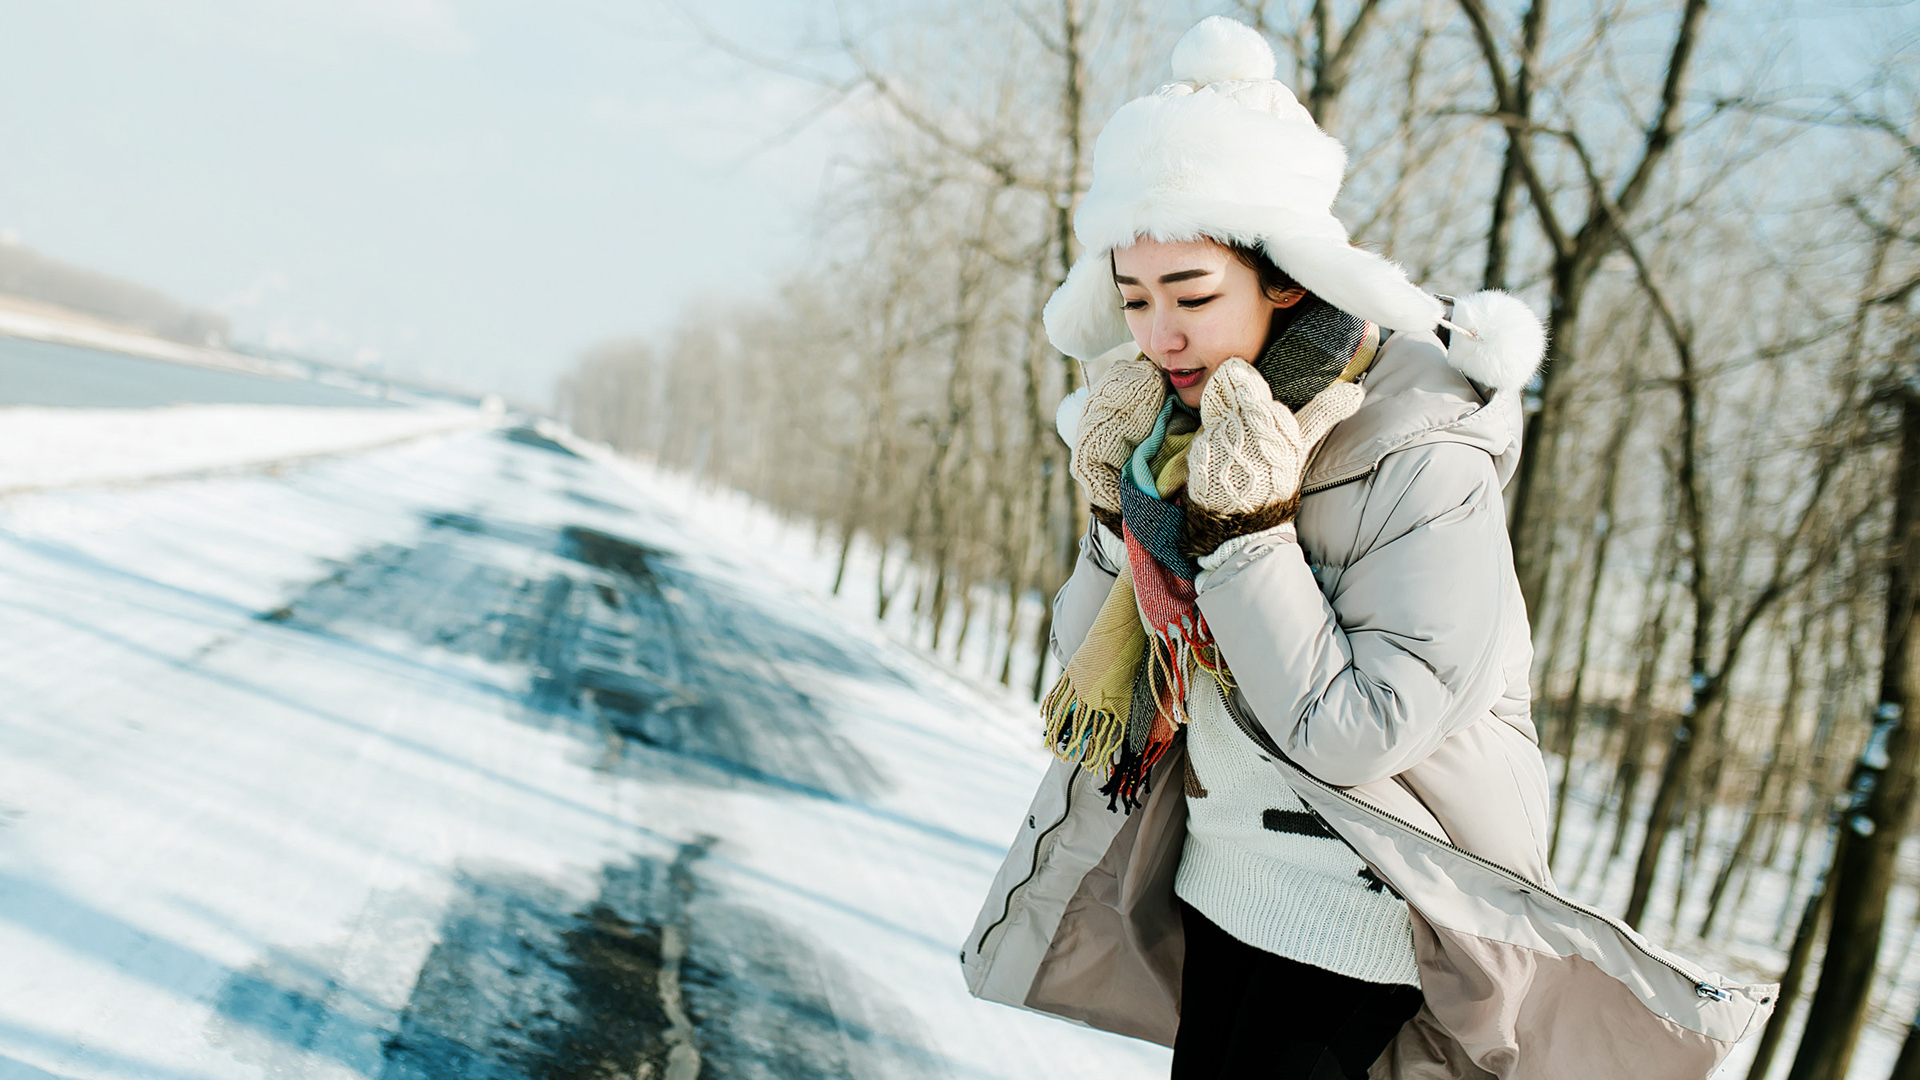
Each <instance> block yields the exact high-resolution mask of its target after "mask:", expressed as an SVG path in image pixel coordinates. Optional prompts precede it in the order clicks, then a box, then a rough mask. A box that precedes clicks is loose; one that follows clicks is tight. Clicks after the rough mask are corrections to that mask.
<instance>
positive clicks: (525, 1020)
mask: <svg viewBox="0 0 1920 1080" xmlns="http://www.w3.org/2000/svg"><path fill="white" fill-rule="evenodd" d="M498 437H500V438H502V439H505V440H508V441H511V442H517V443H519V444H520V445H521V447H522V448H524V449H523V451H522V452H523V453H524V452H528V451H531V452H533V453H535V454H541V453H545V454H556V455H560V456H563V457H571V456H572V455H571V454H570V452H569V451H567V450H566V449H565V448H564V447H561V446H559V445H557V444H554V443H552V442H549V441H548V440H546V439H544V438H542V437H541V436H539V435H538V434H536V433H534V432H532V431H530V430H528V429H524V428H521V429H509V430H507V431H505V432H503V433H501V434H500V436H498ZM581 464H582V465H585V464H586V463H584V462H582V463H581ZM568 497H569V498H571V499H574V500H577V501H579V502H581V503H582V504H583V505H587V506H594V507H595V508H596V509H601V510H605V509H618V508H615V507H611V506H610V505H609V504H601V503H599V500H597V499H595V498H594V497H593V496H591V495H587V494H585V493H581V492H569V493H568ZM595 504H598V505H597V506H596V505H595ZM425 525H426V526H427V527H426V529H425V530H424V531H423V532H422V533H421V534H420V536H419V537H418V539H417V540H416V541H414V542H411V543H407V544H383V545H380V546H377V547H373V548H369V549H366V550H364V551H362V552H361V553H360V555H359V556H358V557H357V558H356V559H354V560H352V561H351V562H349V563H347V564H345V565H343V566H341V567H340V568H339V569H338V570H337V571H336V572H335V573H333V574H332V575H330V576H328V577H326V578H324V579H322V580H319V581H316V582H314V583H312V584H311V585H309V586H308V587H307V588H305V589H304V590H302V591H300V592H299V593H297V594H296V595H294V596H293V597H292V598H291V599H290V600H289V601H288V602H287V603H286V604H285V605H284V606H282V607H279V608H277V609H274V610H272V611H267V612H262V613H261V614H260V615H259V616H258V618H259V619H261V620H262V621H266V622H271V623H276V624H279V625H281V626H284V627H286V628H288V629H293V630H304V631H308V632H311V633H314V634H319V635H328V636H345V637H369V638H378V639H381V640H390V635H393V634H399V635H402V636H404V637H405V638H408V639H411V640H413V641H414V642H416V643H418V644H419V645H422V646H427V647H431V648H433V649H436V650H444V651H446V652H448V653H452V654H456V655H464V656H469V657H472V658H474V659H476V660H479V661H484V662H487V663H489V664H507V665H516V666H520V665H524V666H525V668H526V669H527V670H528V671H529V672H530V673H531V675H530V677H529V678H528V680H527V682H526V684H525V687H524V691H523V692H522V694H521V701H520V710H519V714H518V715H519V719H520V720H521V722H524V723H527V724H532V725H536V726H538V727H541V728H542V729H545V730H558V731H563V732H567V733H570V734H571V735H572V736H573V737H575V738H577V739H578V740H579V741H580V744H581V746H582V748H583V750H585V751H586V752H588V753H590V754H591V755H593V756H594V757H595V758H597V760H598V764H597V765H596V768H598V769H600V770H603V771H609V772H614V773H618V774H622V775H628V776H636V777H643V778H644V777H658V778H660V779H662V780H670V781H671V782H673V783H676V784H687V783H693V784H703V783H704V784H709V785H712V786H714V787H717V788H727V789H740V788H742V787H749V788H759V789H765V790H771V791H776V792H780V793H783V794H799V795H803V796H806V797H811V798H820V799H827V800H858V799H861V798H863V797H866V796H869V795H872V794H873V793H875V792H876V791H877V790H878V789H879V788H880V787H881V786H882V785H883V784H884V783H885V780H884V778H883V777H882V776H881V775H880V774H879V773H878V771H877V770H876V769H875V768H874V767H873V766H872V765H871V764H870V763H869V762H868V760H867V759H866V757H865V756H864V755H863V754H862V753H861V752H860V751H859V749H858V748H857V747H855V746H854V745H852V744H851V743H850V742H849V741H848V740H847V739H845V738H843V737H842V736H841V735H840V733H839V732H838V731H837V730H836V724H835V722H834V718H833V715H832V713H831V711H830V710H829V709H827V708H825V707H823V706H821V705H820V704H817V703H816V702H814V701H813V700H812V699H811V698H810V697H809V695H808V694H806V693H805V692H804V691H802V690H800V689H798V688H796V687H795V686H794V685H792V683H791V682H790V681H789V679H788V678H786V677H785V676H784V675H783V674H782V671H783V669H785V668H786V667H787V666H788V665H800V666H807V665H811V666H817V667H825V668H829V669H832V670H837V671H846V672H853V673H859V674H864V675H867V676H869V677H873V678H880V679H886V678H897V676H896V675H894V674H893V673H892V672H890V671H888V670H887V669H885V668H882V667H880V666H879V665H878V664H877V663H876V662H875V660H874V659H873V658H872V657H871V656H869V655H867V654H865V653H863V652H861V651H859V650H856V649H849V648H848V647H847V646H845V645H843V644H841V643H839V642H836V641H835V640H833V639H832V637H831V636H830V635H829V634H828V633H826V632H825V631H824V630H823V629H821V628H815V627H808V626H804V625H800V624H796V623H794V622H792V621H790V620H788V619H785V618H781V617H778V616H774V615H771V614H770V613H769V612H767V611H765V610H763V609H761V608H759V607H758V606H757V605H756V602H755V600H754V598H753V597H752V596H751V595H747V594H742V593H738V592H735V591H732V590H730V589H728V587H727V586H726V585H725V584H724V583H721V582H716V581H713V580H709V579H705V578H701V577H699V576H696V575H694V574H692V573H690V572H688V571H687V570H685V569H684V568H683V567H681V566H680V565H679V563H678V561H677V560H676V559H675V558H674V557H673V556H671V555H669V554H666V553H663V552H659V551H655V550H652V549H650V548H648V547H645V546H643V545H641V544H639V543H636V542H634V541H632V540H630V539H626V538H623V537H620V536H617V535H614V534H612V533H609V532H604V531H600V530H598V529H593V528H588V527H586V526H581V525H562V526H559V527H555V528H549V527H543V526H533V525H529V524H526V523H524V522H516V521H504V520H490V519H488V518H486V517H483V516H480V515H477V514H473V513H466V512H453V511H439V512H434V513H431V514H429V515H428V516H427V518H426V519H425ZM515 549H532V551H533V552H537V553H542V554H551V555H557V556H559V557H560V558H559V559H558V560H556V561H555V562H554V563H551V564H550V565H554V566H556V567H557V569H555V570H554V571H553V572H551V573H549V574H548V575H546V576H544V577H528V576H525V575H523V574H522V573H520V572H518V571H516V570H513V569H509V568H510V567H519V566H525V565H527V563H528V561H529V560H528V558H527V557H526V553H520V552H516V551H515ZM714 842H715V841H714V839H713V838H711V837H708V838H698V839H695V840H694V841H692V842H688V843H683V844H682V845H680V848H679V850H678V852H677V853H676V854H675V855H674V856H673V857H672V858H670V859H665V858H650V857H644V856H634V857H631V858H628V859H626V860H623V861H616V862H614V863H611V864H609V865H607V866H605V867H603V868H602V869H601V871H600V876H599V881H598V891H597V895H595V896H594V897H593V899H592V900H590V901H589V902H587V903H585V904H581V903H580V902H579V901H578V900H575V899H569V898H568V897H567V896H566V895H565V894H563V893H562V892H560V891H559V890H557V889H555V888H553V887H552V886H551V885H549V884H547V883H544V882H542V881H540V880H538V879H536V878H530V877H526V876H524V875H513V874H501V873H499V872H497V871H476V872H474V873H470V874H465V875H462V877H461V878H460V880H459V881H458V883H457V884H458V894H457V898H456V900H455V901H454V903H453V904H452V905H450V906H449V908H448V909H447V910H446V911H445V912H444V913H443V914H442V916H441V921H440V926H439V929H438V932H437V934H436V941H437V944H436V945H435V946H434V947H433V949H432V951H431V952H430V954H429V955H428V957H427V959H426V962H425V963H424V964H423V965H422V968H421V970H420V973H419V975H418V977H417V979H416V981H415V984H414V987H413V990H412V994H411V997H410V1000H409V1002H408V1005H407V1007H406V1009H405V1010H404V1012H403V1013H402V1015H401V1017H400V1023H399V1027H398V1030H397V1031H392V1032H385V1031H382V1032H362V1033H359V1034H358V1035H357V1036H356V1035H353V1034H352V1033H350V1032H343V1031H342V1030H341V1021H340V1018H339V1017H338V1016H336V1015H335V1014H334V1012H333V1010H332V1009H331V1008H330V1007H329V1006H328V1005H327V999H328V997H329V996H330V995H329V988H328V987H327V986H326V985H324V984H323V983H316V982H315V981H314V979H313V976H312V975H311V974H307V975H303V974H302V973H301V972H300V970H299V969H298V968H297V967H296V966H293V965H287V966H285V967H282V968H271V967H270V968H269V969H263V970H260V971H254V972H247V973H243V974H239V975H236V976H235V977H234V978H233V979H232V980H230V981H229V983H228V985H227V986H226V988H225V989H224V990H223V991H222V993H221V996H220V1000H219V1001H218V1003H217V1010H218V1011H219V1012H220V1013H221V1014H222V1015H223V1016H225V1017H227V1018H229V1019H231V1020H234V1021H237V1022H241V1023H245V1024H247V1025H249V1026H252V1027H256V1028H261V1027H264V1028H269V1029H273V1030H277V1031H281V1032H284V1033H286V1034H287V1036H289V1037H291V1038H292V1039H293V1040H294V1041H296V1042H300V1041H301V1040H303V1039H305V1041H304V1043H302V1045H303V1046H304V1047H305V1048H307V1049H310V1050H317V1051H320V1052H323V1053H324V1047H325V1045H326V1044H327V1043H328V1042H330V1041H332V1040H338V1039H343V1038H348V1039H349V1041H352V1038H358V1039H365V1038H369V1037H371V1038H376V1039H378V1040H379V1041H380V1042H381V1044H382V1047H383V1057H384V1067H383V1068H382V1070H381V1071H380V1072H379V1073H378V1075H379V1076H380V1077H382V1078H383V1080H385V1078H391V1080H455V1078H471V1080H594V1078H602V1077H605V1078H612V1077H638V1078H646V1080H695V1078H696V1077H707V1078H729V1077H739V1078H750V1080H828V1078H838V1077H857V1078H862V1080H918V1078H921V1077H932V1076H938V1075H947V1072H946V1070H945V1069H943V1068H941V1067H940V1066H939V1063H938V1060H937V1057H936V1056H935V1055H933V1054H931V1053H930V1052H929V1051H928V1050H927V1049H926V1048H925V1045H924V1041H923V1039H922V1038H921V1037H919V1035H918V1034H917V1033H916V1027H917V1025H916V1024H915V1022H914V1020H913V1018H912V1017H911V1016H909V1015H908V1014H907V1013H906V1012H905V1011H904V1010H902V1009H900V1008H899V1007H897V1006H896V1005H894V1004H893V1003H891V1002H888V1001H887V1000H885V996H884V995H882V994H879V993H877V992H875V991H874V990H873V989H872V988H871V987H869V986H867V985H865V983H864V981H863V980H862V979H861V978H860V977H859V976H858V975H857V974H856V973H853V972H851V971H849V970H847V969H846V966H845V964H843V963H841V962H840V961H838V960H837V959H836V958H835V957H833V956H830V955H827V954H824V953H822V952H821V951H820V950H819V949H818V948H817V947H816V946H814V945H813V944H810V943H809V942H808V941H807V940H805V939H804V938H802V937H800V936H797V935H796V934H795V933H794V931H793V930H792V929H790V928H789V927H787V926H785V925H783V924H782V923H781V922H780V921H779V920H776V919H772V918H769V917H768V916H767V915H766V914H764V913H762V912H760V911H758V910H756V909H754V908H753V907H751V906H748V905H746V904H742V903H739V902H737V901H735V900H733V899H731V898H729V897H728V896H727V895H725V894H724V892H721V891H717V890H715V889H714V888H713V887H712V886H710V885H708V884H706V883H705V882H704V881H703V879H702V876H701V872H700V871H701V862H702V860H703V859H704V858H705V857H706V855H707V852H708V849H709V848H710V847H711V846H712V844H713V843H714ZM309 984H310V985H309ZM349 1036H351V1037H352V1038H349Z"/></svg>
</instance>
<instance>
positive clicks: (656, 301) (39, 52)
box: [0, 0, 831, 401]
mask: <svg viewBox="0 0 1920 1080" xmlns="http://www.w3.org/2000/svg"><path fill="white" fill-rule="evenodd" d="M794 8H795V5H782V4H779V3H777V2H774V0H733V2H731V3H730V4H721V5H718V6H717V7H716V8H715V9H711V10H709V11H708V16H709V17H712V18H717V19H720V20H722V21H723V23H724V24H725V25H727V27H728V29H729V32H730V33H738V34H740V35H741V36H745V37H751V36H754V35H759V36H760V37H762V38H763V39H764V40H767V41H769V42H777V41H779V40H781V39H782V38H783V36H785V35H786V34H787V32H788V31H789V30H790V28H788V27H785V26H783V25H782V22H783V20H787V19H790V18H791V17H792V16H791V14H790V13H791V12H792V11H793V10H794ZM807 103H808V92H807V91H806V90H805V89H804V88H803V87H801V86H799V85H797V84H794V83H792V82H790V81H785V80H781V79H777V78H772V77H767V76H762V75H758V74H755V73H754V72H752V71H750V70H747V69H744V68H743V67H742V66H741V65H739V64H737V63H735V62H731V61H727V60H725V59H723V58H721V57H719V56H717V55H715V54H714V53H713V52H712V51H711V50H708V49H704V48H702V47H701V46H700V45H699V44H698V43H697V42H696V41H695V40H694V37H693V34H692V33H691V31H690V30H688V29H687V28H686V27H685V24H684V23H683V22H681V21H679V20H676V19H675V18H673V17H672V15H671V14H670V13H669V11H668V9H666V8H665V7H663V6H662V5H659V4H654V3H635V2H629V0H548V2H544V3H540V4H530V3H525V2H518V3H510V2H505V0H500V2H477V3H468V2H464V0H463V2H459V3H455V2H453V0H167V2H165V3H154V2H136V0H60V2H58V3H47V2H44V0H0V230H5V231H9V232H11V233H13V234H15V235H17V237H18V238H19V240H20V241H21V242H24V243H26V244H29V245H31V246H32V247H34V248H36V249H38V250H40V251H43V252H45V253H46V254H49V255H52V256H55V257H58V258H62V259H66V260H69V261H72V262H76V263H80V264H83V265H86V266H90V267H95V268H98V269H101V270H105V271H109V272H111V273H115V274H119V275H123V276H125V277H129V278H133V279H135V280H139V281H142V282H145V283H148V284H151V285H154V286H156V287H158V288H161V289H163V290H165V291H167V292H169V293H171V294H173V295H175V296H177V297H179V298H180V299H183V300H185V301H188V302H190V303H194V304H200V305H213V306H219V307H222V308H224V309H225V310H227V311H228V312H229V313H230V314H231V315H232V317H233V319H234V323H235V329H236V336H238V337H240V338H242V339H247V340H253V341H271V342H274V343H278V344H282V345H285V346H287V347H290V348H295V349H299V350H304V351H308V352H312V353H315V354H318V355H324V356H327V357H331V358H337V359H351V358H353V357H355V356H359V357H362V358H368V357H372V356H376V355H377V356H378V357H380V358H382V359H383V360H384V361H385V362H386V363H387V364H389V365H390V366H391V368H392V369H393V370H395V371H405V372H413V373H420V374H426V375H430V376H434V377H438V378H442V379H447V380H452V381H457V382H460V383H464V384H468V385H472V386H476V387H485V388H498V389H504V390H506V391H508V392H510V393H513V394H515V395H518V396H520V397H522V398H525V399H531V400H536V401H544V400H545V399H546V395H547V391H548V387H549V386H550V384H551V381H552V378H553V376H554V374H555V373H556V372H557V371H559V370H561V369H563V368H564V367H566V366H568V365H569V364H570V363H571V362H572V360H573V359H574V358H575V357H576V356H577V355H578V353H579V352H580V350H582V349H583V348H584V347H586V346H587V345H589V344H591V343H592V342H594V341H597V340H600V339H602V338H605V337H608V336H611V335H616V334H624V333H631V332H636V331H646V330H649V329H657V328H658V327H660V326H662V325H664V324H666V323H667V322H669V321H670V320H671V318H672V317H673V315H674V313H675V312H677V311H678V310H679V309H680V308H681V307H682V306H683V305H684V304H685V303H686V302H687V301H688V300H690V299H692V298H694V297H697V296H698V295H700V294H702V293H705V292H724V293H737V292H740V291H742V290H743V289H751V288H753V287H754V286H756V285H757V284H761V283H764V282H765V281H767V280H769V279H770V278H771V277H772V276H773V275H774V274H776V273H777V272H778V270H779V268H780V267H782V266H790V265H793V264H794V263H796V262H797V261H798V260H799V258H800V257H801V255H802V247H803V245H804V243H805V241H806V235H807V229H808V221H809V216H808V213H807V211H808V208H809V207H810V206H811V205H812V204H813V202H814V200H815V196H816V193H817V192H818V190H819V186H820V183H821V177H822V174H823V170H824V169H825V167H826V164H827V160H828V157H827V154H828V148H829V144H830V143H831V132H830V130H829V129H827V128H818V129H811V130H809V131H807V132H806V133H804V134H803V135H802V136H801V137H799V138H798V139H795V140H791V141H788V142H784V143H781V144H780V145H778V146H777V147H775V148H772V149H764V147H766V145H767V144H768V143H769V142H770V141H772V140H773V137H774V136H775V135H776V134H777V133H778V132H780V131H781V130H782V129H783V128H784V127H785V126H786V125H787V124H788V123H789V122H790V121H791V120H792V119H793V117H794V116H796V115H798V114H799V113H800V112H802V111H803V110H804V109H805V108H806V106H807ZM756 151H757V152H756Z"/></svg>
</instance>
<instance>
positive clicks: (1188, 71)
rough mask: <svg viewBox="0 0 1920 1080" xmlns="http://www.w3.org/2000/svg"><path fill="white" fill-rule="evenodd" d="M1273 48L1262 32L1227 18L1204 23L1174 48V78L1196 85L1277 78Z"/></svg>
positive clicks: (1216, 18)
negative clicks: (1274, 74)
mask: <svg viewBox="0 0 1920 1080" xmlns="http://www.w3.org/2000/svg"><path fill="white" fill-rule="evenodd" d="M1273 72H1274V62H1273V47H1272V46H1270V45H1268V44H1267V39H1266V38H1263V37H1261V36H1260V32H1259V31H1258V30H1255V29H1254V28H1253V27H1251V26H1248V25H1247V24H1245V23H1241V22H1235V21H1234V20H1232V19H1229V18H1227V17H1225V16H1223V15H1213V16H1210V17H1208V18H1205V19H1202V20H1200V22H1199V23H1197V24H1195V26H1194V28H1193V29H1191V30H1189V31H1187V32H1186V34H1185V36H1183V37H1182V38H1181V39H1180V44H1178V45H1175V46H1174V47H1173V77H1174V78H1175V79H1179V80H1182V81H1184V82H1190V83H1193V84H1194V85H1195V86H1206V85H1207V84H1209V83H1217V82H1233V81H1235V80H1240V79H1271V78H1273Z"/></svg>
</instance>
